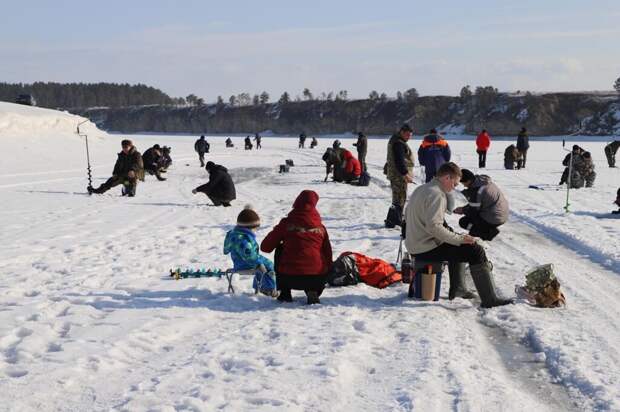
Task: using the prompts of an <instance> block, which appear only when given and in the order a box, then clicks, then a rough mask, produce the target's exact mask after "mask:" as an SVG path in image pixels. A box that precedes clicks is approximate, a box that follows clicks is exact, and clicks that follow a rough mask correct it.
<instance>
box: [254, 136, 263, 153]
mask: <svg viewBox="0 0 620 412" xmlns="http://www.w3.org/2000/svg"><path fill="white" fill-rule="evenodd" d="M261 140H262V137H261V135H259V134H258V133H256V134H255V135H254V141H255V142H256V150H258V149H261V148H262V146H261V145H260V143H261Z"/></svg>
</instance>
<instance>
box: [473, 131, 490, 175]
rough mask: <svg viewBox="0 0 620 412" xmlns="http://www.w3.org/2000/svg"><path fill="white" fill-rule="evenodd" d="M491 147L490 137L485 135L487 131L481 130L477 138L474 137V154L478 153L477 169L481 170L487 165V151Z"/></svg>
mask: <svg viewBox="0 0 620 412" xmlns="http://www.w3.org/2000/svg"><path fill="white" fill-rule="evenodd" d="M489 146H491V136H489V134H488V133H487V129H482V131H481V132H480V134H479V135H478V137H476V153H478V167H479V168H481V169H482V168H483V167H486V165H487V150H489Z"/></svg>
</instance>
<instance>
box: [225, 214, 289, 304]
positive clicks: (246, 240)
mask: <svg viewBox="0 0 620 412" xmlns="http://www.w3.org/2000/svg"><path fill="white" fill-rule="evenodd" d="M259 226H260V218H259V217H258V214H257V213H256V212H255V211H254V210H252V208H251V207H250V206H246V207H245V208H244V209H243V210H242V211H241V213H239V216H237V225H236V226H235V228H234V229H232V230H231V231H229V232H228V233H226V239H225V240H224V254H225V255H227V254H229V253H230V257H231V259H232V261H233V268H234V269H235V270H248V269H255V270H256V271H255V274H254V280H253V282H252V286H253V287H254V291H255V292H259V291H260V292H261V293H263V294H265V295H267V296H273V297H276V296H277V293H278V292H277V288H276V280H275V273H274V268H273V262H272V261H271V260H269V259H267V258H266V257H264V256H261V255H260V253H258V243H257V242H256V233H255V232H256V229H257V228H258V227H259Z"/></svg>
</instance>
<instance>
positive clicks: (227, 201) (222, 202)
mask: <svg viewBox="0 0 620 412" xmlns="http://www.w3.org/2000/svg"><path fill="white" fill-rule="evenodd" d="M205 194H206V195H207V197H208V198H209V199H210V200H211V201H212V202H213V205H214V206H225V207H228V206H230V199H222V198H221V197H217V196H213V195H210V194H208V193H205Z"/></svg>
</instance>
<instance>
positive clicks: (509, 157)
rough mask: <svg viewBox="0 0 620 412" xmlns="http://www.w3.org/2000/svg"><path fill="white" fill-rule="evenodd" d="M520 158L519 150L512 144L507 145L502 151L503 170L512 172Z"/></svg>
mask: <svg viewBox="0 0 620 412" xmlns="http://www.w3.org/2000/svg"><path fill="white" fill-rule="evenodd" d="M519 156H520V153H519V150H517V147H516V146H515V145H513V144H511V145H509V146H508V147H507V148H506V150H505V151H504V168H505V169H508V170H514V168H515V163H516V162H517V161H518V159H519Z"/></svg>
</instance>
